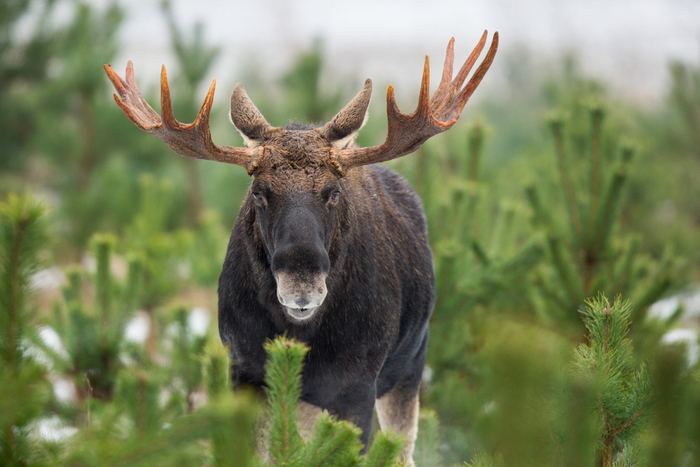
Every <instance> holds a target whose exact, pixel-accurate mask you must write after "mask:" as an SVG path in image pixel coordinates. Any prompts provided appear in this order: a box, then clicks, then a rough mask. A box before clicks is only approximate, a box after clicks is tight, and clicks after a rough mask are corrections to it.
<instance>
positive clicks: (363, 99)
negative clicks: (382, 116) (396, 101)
mask: <svg viewBox="0 0 700 467" xmlns="http://www.w3.org/2000/svg"><path fill="white" fill-rule="evenodd" d="M370 99H372V80H371V79H368V80H367V81H365V86H364V88H362V91H360V92H359V93H357V95H356V96H355V97H354V98H353V99H352V100H351V101H350V102H349V103H348V104H347V105H346V106H345V107H343V110H341V111H340V112H338V114H337V115H336V116H335V117H333V120H331V121H330V122H328V123H326V124H325V125H324V126H323V127H322V128H320V129H319V131H320V133H321V134H322V135H323V136H324V137H325V138H326V139H327V140H328V141H330V142H331V143H333V146H335V147H336V148H339V149H345V148H348V147H350V146H352V144H353V143H354V142H355V138H356V137H357V133H358V132H359V131H360V128H362V125H364V124H365V122H366V121H367V117H368V115H369V113H368V109H369V101H370Z"/></svg>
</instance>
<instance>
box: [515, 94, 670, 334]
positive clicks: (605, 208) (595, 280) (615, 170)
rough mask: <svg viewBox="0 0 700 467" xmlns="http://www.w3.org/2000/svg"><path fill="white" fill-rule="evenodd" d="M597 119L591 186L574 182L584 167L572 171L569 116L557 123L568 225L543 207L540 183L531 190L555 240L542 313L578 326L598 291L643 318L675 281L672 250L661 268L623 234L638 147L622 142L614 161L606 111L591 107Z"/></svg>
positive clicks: (544, 274)
mask: <svg viewBox="0 0 700 467" xmlns="http://www.w3.org/2000/svg"><path fill="white" fill-rule="evenodd" d="M589 115H590V123H591V134H590V141H589V143H588V151H589V156H588V157H587V159H586V162H587V165H588V167H587V170H588V180H587V181H586V183H585V185H586V186H585V187H582V186H581V185H583V184H584V181H582V180H578V183H577V179H575V178H574V177H572V174H573V173H576V172H575V170H581V169H582V167H581V166H580V164H578V163H576V166H575V170H572V168H571V167H572V165H574V164H575V162H574V161H572V160H571V157H568V155H567V150H566V144H565V142H566V140H565V137H564V130H563V127H564V120H563V118H562V116H561V114H560V113H556V112H555V113H553V114H552V116H551V118H550V128H551V130H552V134H553V135H554V153H555V156H556V161H557V168H558V173H559V177H560V183H561V193H562V196H563V198H564V206H565V212H566V219H567V224H568V225H567V226H566V227H564V226H562V225H560V224H559V219H560V218H561V217H562V216H558V215H557V214H558V213H557V212H556V211H553V210H552V209H551V208H549V209H548V208H547V207H545V206H544V205H543V203H542V201H541V199H540V193H539V190H538V188H537V186H536V185H530V186H528V187H527V189H526V195H527V200H528V201H529V203H530V206H531V208H532V211H533V214H534V216H533V219H534V222H535V225H536V226H537V227H539V228H541V229H543V230H544V232H545V234H546V236H547V240H546V245H547V251H548V262H547V266H546V267H545V268H543V269H542V270H541V271H540V272H539V274H538V276H537V277H536V281H535V284H536V286H537V287H538V289H539V290H540V292H541V295H542V297H543V299H544V300H545V302H546V303H547V306H546V308H541V307H540V308H541V313H542V314H544V315H550V316H551V313H552V312H553V310H561V311H563V312H564V314H563V315H562V316H559V317H557V316H556V315H555V316H553V317H554V318H555V319H563V320H564V321H568V322H569V323H570V324H574V325H575V326H576V325H578V323H579V320H578V316H577V311H578V310H579V308H580V307H581V306H582V304H583V302H584V300H585V298H586V297H589V296H591V295H593V294H595V293H597V292H605V293H607V294H609V295H610V296H617V295H620V294H623V295H625V296H630V297H631V299H632V309H633V310H635V313H639V312H641V311H642V310H644V309H645V308H646V307H647V306H649V305H650V304H651V303H653V302H654V301H655V300H657V299H658V298H659V297H661V295H662V294H663V293H664V292H665V291H667V290H668V289H669V287H670V286H671V284H672V281H673V279H672V277H673V273H672V271H673V269H672V268H671V265H672V262H673V259H672V256H671V254H670V253H669V252H666V254H665V255H664V257H663V258H662V259H661V260H660V261H658V262H653V261H651V260H649V259H648V258H646V257H644V256H642V255H640V254H639V251H638V250H639V240H638V239H637V238H635V237H634V236H627V237H622V236H620V235H619V234H617V233H616V225H617V224H618V223H619V205H620V200H621V198H622V194H623V188H624V186H625V182H626V180H627V178H628V173H629V166H630V163H631V160H632V157H633V155H634V146H633V145H631V144H629V143H621V144H620V149H619V156H618V157H617V159H616V160H615V161H613V162H612V163H610V162H608V161H607V160H606V159H607V158H606V157H604V156H605V153H604V151H603V149H604V148H603V125H602V124H603V120H604V116H605V112H604V108H603V106H602V105H600V104H593V105H591V106H590V110H589ZM579 178H580V177H579ZM577 185H578V186H577Z"/></svg>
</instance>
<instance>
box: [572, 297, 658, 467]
mask: <svg viewBox="0 0 700 467" xmlns="http://www.w3.org/2000/svg"><path fill="white" fill-rule="evenodd" d="M631 313H632V312H631V309H630V305H629V302H626V301H622V300H620V299H618V300H616V301H615V304H614V305H613V306H611V305H610V303H609V302H608V300H607V299H606V298H605V297H604V296H602V295H601V296H599V297H598V298H597V299H594V300H589V301H588V302H587V307H586V310H585V311H584V312H583V320H584V323H585V325H586V328H587V330H588V342H587V343H585V344H581V345H580V346H579V348H578V351H577V355H576V368H577V369H578V371H579V372H580V374H581V375H583V376H585V377H587V378H589V379H591V380H592V381H593V384H594V385H595V387H596V388H597V394H596V399H597V400H596V405H597V413H598V416H599V422H600V424H601V427H602V429H601V434H600V445H601V451H602V452H601V459H602V465H603V467H612V466H613V465H614V464H613V461H614V459H615V454H617V453H622V454H621V458H623V459H624V458H630V459H633V458H634V453H635V439H634V437H633V435H634V434H635V433H636V432H637V431H638V430H639V428H640V427H642V426H643V419H644V418H645V417H646V416H647V414H648V412H649V410H648V407H647V406H648V404H649V401H650V397H651V383H650V377H649V375H648V373H647V367H646V365H645V364H637V363H636V362H635V361H634V355H633V351H632V343H631V341H630V340H629V339H628V338H627V334H628V331H629V325H630V315H631Z"/></svg>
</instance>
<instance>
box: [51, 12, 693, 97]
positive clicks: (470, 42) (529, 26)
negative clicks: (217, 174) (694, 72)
mask: <svg viewBox="0 0 700 467" xmlns="http://www.w3.org/2000/svg"><path fill="white" fill-rule="evenodd" d="M92 3H94V4H95V5H99V6H103V5H105V4H107V0H93V1H92ZM119 3H120V4H121V5H123V6H124V7H125V8H126V10H127V18H126V21H125V24H124V25H123V27H122V30H121V35H122V38H123V44H124V48H123V50H122V52H121V53H120V55H119V56H118V57H117V58H116V59H115V61H114V62H113V65H114V66H115V68H116V69H118V70H120V71H121V70H122V69H123V67H124V66H125V64H126V61H127V60H128V59H132V60H133V61H134V64H135V68H136V73H137V78H138V79H139V82H141V81H145V82H149V81H150V82H153V81H155V80H156V79H157V77H158V71H159V68H160V64H161V63H165V64H166V65H169V68H174V67H175V59H174V57H173V55H172V52H171V51H170V49H169V39H168V32H167V29H166V24H165V21H164V19H163V15H162V13H161V11H160V7H159V5H160V2H159V0H122V1H120V2H119ZM173 4H174V9H175V13H176V16H177V19H178V21H179V22H180V24H181V25H183V26H185V28H186V30H188V31H191V28H192V25H193V24H194V23H195V22H197V21H202V22H204V24H205V25H206V27H205V29H206V31H207V39H208V42H209V43H213V44H219V45H222V47H223V50H222V54H221V56H220V59H219V61H218V62H217V64H216V66H215V69H214V70H213V71H212V73H211V78H214V77H216V78H217V80H218V81H219V82H220V83H221V84H220V86H221V85H222V84H223V85H225V86H229V85H232V84H233V83H231V82H232V81H234V80H237V79H239V77H240V74H241V73H240V72H241V70H242V69H243V67H245V64H246V63H249V62H251V61H255V62H256V64H257V66H258V67H259V68H261V69H262V70H264V71H266V72H269V73H272V74H277V73H279V71H281V70H284V69H285V68H286V67H287V66H288V65H289V64H290V63H291V62H292V60H293V58H294V56H295V54H296V53H298V52H299V51H301V50H304V49H306V48H308V47H309V46H310V45H311V44H312V42H313V40H314V39H315V38H322V39H323V41H324V45H325V47H324V48H325V51H326V53H327V56H328V61H329V65H330V69H331V70H332V71H331V73H332V74H333V75H336V76H338V77H342V78H347V79H357V80H358V82H361V81H360V80H364V79H365V78H372V79H373V80H374V82H375V83H376V84H380V83H388V82H391V83H393V84H395V85H396V87H397V94H398V95H399V96H401V95H405V94H407V93H408V94H409V95H413V94H417V91H418V83H419V81H420V73H421V71H422V61H423V56H424V55H425V54H429V55H430V56H431V59H432V60H431V63H432V68H433V75H434V76H435V75H437V76H439V73H440V70H439V68H440V66H441V63H442V60H443V58H444V49H445V46H446V45H447V42H448V41H449V39H450V37H452V36H454V37H455V39H456V43H455V44H456V57H455V61H456V62H457V61H460V60H464V59H466V57H467V55H468V53H469V52H470V51H471V48H472V47H473V46H474V45H475V44H476V42H477V41H478V39H479V37H480V35H481V33H482V32H483V30H484V29H488V30H489V32H490V33H492V32H493V31H499V33H500V36H501V42H500V48H499V56H500V57H497V58H496V61H495V62H494V65H493V68H492V70H491V72H490V76H493V78H492V79H491V80H489V79H486V80H485V81H484V83H483V84H482V88H488V87H489V86H493V85H494V83H497V82H498V79H497V75H498V73H499V71H498V70H499V63H503V59H502V57H504V56H506V55H508V54H516V53H518V51H520V50H522V47H523V45H524V46H525V47H526V48H528V49H529V50H530V55H531V56H532V57H534V58H535V59H536V60H537V61H539V60H542V62H546V60H548V59H551V58H556V57H559V56H560V55H561V54H562V53H563V52H565V51H576V52H577V53H578V54H579V57H580V62H581V64H582V68H583V70H584V71H585V72H586V73H587V74H588V75H591V76H594V77H599V78H602V79H603V80H605V81H607V82H609V83H611V84H612V85H613V89H614V90H615V92H619V93H621V94H622V95H624V96H625V97H629V98H635V99H639V100H641V101H648V102H653V101H655V100H657V99H659V98H660V97H661V93H662V91H663V89H664V85H665V83H666V80H667V78H668V73H667V65H668V62H669V61H670V60H672V59H681V60H684V61H687V62H692V63H696V64H697V63H698V61H699V60H700V1H699V0H634V1H615V0H571V1H563V0H529V1H517V0H494V1H488V2H487V1H482V2H475V1H469V0H445V1H440V0H433V1H426V0H391V1H381V0H355V1H353V2H332V1H327V0H295V1H284V0H259V1H232V0H199V1H185V0H173ZM62 8H64V9H70V8H72V7H71V6H70V4H68V5H63V6H62ZM499 58H501V60H500V61H499ZM501 72H502V71H501ZM487 78H488V77H487ZM489 82H491V83H492V84H491V85H490V84H489ZM244 84H245V83H244ZM404 88H406V89H404ZM358 89H359V88H358ZM491 91H495V90H494V89H492V90H491ZM227 93H228V90H227V91H226V92H224V94H227ZM477 94H479V93H478V92H477ZM475 97H478V96H475ZM218 98H221V96H218Z"/></svg>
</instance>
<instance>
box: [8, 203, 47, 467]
mask: <svg viewBox="0 0 700 467" xmlns="http://www.w3.org/2000/svg"><path fill="white" fill-rule="evenodd" d="M44 212H45V208H44V207H43V206H41V205H40V204H39V203H37V202H36V201H35V200H34V199H33V198H32V197H31V196H30V195H28V194H25V195H22V196H18V195H12V194H11V195H9V196H8V198H7V200H6V201H4V202H2V203H0V330H1V332H2V336H1V338H0V381H2V384H0V401H1V402H0V463H1V464H2V465H5V466H8V467H10V466H18V467H19V466H22V465H28V464H31V465H43V464H44V462H45V461H46V451H45V450H44V449H43V446H41V445H40V444H39V443H37V442H35V441H34V440H33V439H32V438H31V437H30V436H29V435H30V433H29V427H30V425H31V423H32V421H33V419H34V418H35V417H37V416H39V415H41V414H42V413H43V412H44V411H45V410H47V408H48V407H47V406H48V402H49V395H50V386H49V383H48V379H47V375H46V372H45V371H44V369H43V368H42V367H41V366H39V365H38V364H37V363H36V361H35V360H34V359H32V358H31V355H30V354H29V352H28V351H27V342H28V341H29V339H30V338H31V337H32V336H33V335H35V334H36V330H35V328H34V327H33V325H34V313H33V311H34V310H33V306H32V304H31V292H30V284H29V282H30V278H31V276H32V274H33V273H34V272H36V271H37V269H38V268H39V266H40V265H41V264H42V258H41V253H42V251H43V250H44V248H45V246H46V244H47V243H48V230H47V226H46V223H45V220H44V217H43V216H44Z"/></svg>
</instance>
